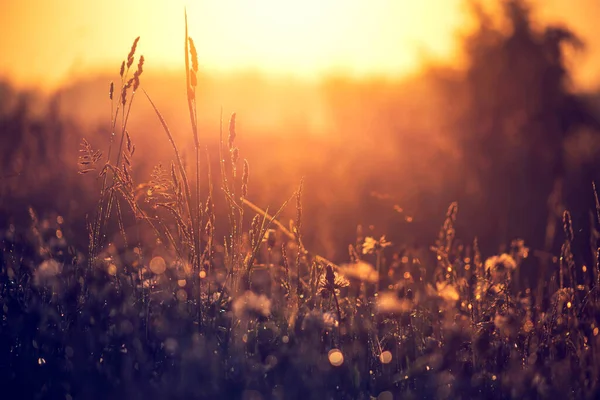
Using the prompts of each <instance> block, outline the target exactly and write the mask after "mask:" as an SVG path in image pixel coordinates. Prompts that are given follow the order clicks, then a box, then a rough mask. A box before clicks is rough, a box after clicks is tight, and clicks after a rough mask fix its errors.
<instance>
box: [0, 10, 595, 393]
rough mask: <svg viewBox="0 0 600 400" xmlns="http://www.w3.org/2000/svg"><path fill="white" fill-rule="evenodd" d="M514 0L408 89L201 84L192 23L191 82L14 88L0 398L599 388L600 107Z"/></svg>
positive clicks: (2, 237) (91, 81) (130, 61)
mask: <svg viewBox="0 0 600 400" xmlns="http://www.w3.org/2000/svg"><path fill="white" fill-rule="evenodd" d="M502 4H503V7H504V8H503V10H504V13H503V14H502V16H501V20H502V21H503V23H504V24H505V25H506V26H509V28H510V29H506V26H505V25H502V24H500V25H493V24H492V23H491V22H490V21H489V20H488V18H489V16H488V15H486V14H485V13H483V11H482V10H480V9H478V8H475V9H474V10H475V11H474V13H475V14H476V15H477V18H479V19H478V21H479V25H478V28H477V29H475V30H474V32H473V33H470V34H469V35H467V36H465V37H464V38H463V39H462V40H463V43H462V45H463V47H464V51H465V53H466V54H467V62H466V64H465V65H463V66H460V67H456V66H448V65H442V64H435V63H432V64H431V65H429V66H428V67H427V68H424V69H423V70H422V71H420V72H418V73H415V74H413V75H411V76H408V77H405V78H402V79H400V78H398V79H391V78H375V77H373V78H352V77H347V76H343V75H340V76H333V75H332V76H330V77H326V78H324V79H321V80H319V81H312V82H305V81H300V80H295V79H293V78H289V77H273V76H268V75H264V74H261V73H258V72H248V73H244V74H234V73H221V74H218V73H213V72H207V71H204V70H203V69H202V48H201V47H200V46H198V47H197V45H196V42H195V41H194V39H195V38H193V37H192V36H191V35H190V34H189V31H188V29H189V28H190V26H189V25H188V20H187V16H186V20H185V22H184V23H182V27H183V28H184V29H185V31H184V33H185V34H184V35H182V37H181V40H180V43H176V44H174V45H180V46H181V48H182V54H181V64H182V66H183V68H181V70H180V71H179V72H164V71H162V72H161V71H153V61H152V60H151V59H146V58H145V57H144V55H143V54H142V52H141V51H140V47H142V46H143V43H144V38H143V37H137V38H132V40H133V43H131V41H130V40H129V39H127V40H123V42H119V43H114V44H113V45H114V46H118V47H119V48H121V49H122V53H123V56H124V58H123V61H122V64H120V65H115V66H114V69H113V70H111V71H108V72H106V73H101V74H91V73H90V75H89V76H83V77H78V78H77V79H74V80H73V81H70V82H68V83H66V84H64V85H63V86H61V88H60V89H58V90H56V91H54V92H52V93H51V94H41V93H40V92H36V91H31V90H30V91H28V90H23V89H19V88H17V87H15V86H13V85H12V84H11V83H10V82H8V81H6V82H4V83H0V138H1V141H2V142H1V143H2V146H1V147H0V249H1V253H0V254H1V257H0V308H1V311H0V316H1V319H0V398H2V399H65V400H73V399H131V400H133V399H217V398H231V399H246V400H250V399H252V400H258V399H378V400H393V399H539V398H541V399H546V398H548V399H552V398H559V397H560V398H565V399H596V398H599V397H600V379H599V377H600V335H599V333H600V331H599V329H600V289H599V287H600V201H599V200H598V196H599V192H598V190H597V188H596V186H595V182H597V180H598V178H600V168H599V167H600V163H599V162H598V156H599V155H600V139H599V137H598V133H600V96H599V95H598V93H597V92H595V91H593V90H588V91H578V90H575V89H574V88H573V86H572V85H571V84H570V78H571V75H570V74H571V72H570V69H569V66H568V65H567V61H566V57H567V56H566V54H567V51H568V50H567V49H571V50H573V49H574V50H578V49H581V48H582V47H583V44H582V42H581V41H580V39H579V38H578V37H577V35H576V34H575V33H573V32H572V31H571V30H569V29H568V28H566V27H562V26H554V25H539V24H536V23H534V22H533V19H532V18H533V17H530V14H529V9H528V8H527V7H525V2H523V1H520V0H508V1H505V2H503V3H502ZM478 12H479V14H478ZM499 18H500V17H499ZM575 28H576V27H575Z"/></svg>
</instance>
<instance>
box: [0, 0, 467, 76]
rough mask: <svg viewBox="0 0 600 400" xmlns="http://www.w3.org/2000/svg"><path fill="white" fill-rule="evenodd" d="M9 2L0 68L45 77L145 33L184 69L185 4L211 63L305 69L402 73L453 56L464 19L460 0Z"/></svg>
mask: <svg viewBox="0 0 600 400" xmlns="http://www.w3.org/2000/svg"><path fill="white" fill-rule="evenodd" d="M7 3H11V4H2V5H0V12H1V13H2V14H4V16H5V17H6V20H7V21H8V27H6V29H7V31H10V32H11V33H12V34H11V35H9V36H6V35H3V36H0V51H2V53H3V54H4V55H5V56H4V57H2V59H0V74H3V75H9V77H11V78H13V79H16V80H17V81H27V82H29V83H32V82H37V81H39V82H40V83H42V84H46V85H47V84H56V83H58V82H57V81H58V80H59V79H60V78H72V76H73V75H74V74H75V75H77V74H79V75H81V74H86V73H88V71H90V70H99V69H102V68H106V67H107V66H112V65H115V64H118V63H119V62H120V60H121V59H122V58H123V54H122V53H123V51H126V47H127V45H128V43H130V42H131V41H132V40H133V38H135V37H137V36H141V38H142V39H141V41H140V51H141V52H143V53H144V55H145V56H146V59H147V61H148V63H149V65H150V63H151V64H152V65H153V66H154V69H155V70H156V68H165V67H166V68H169V69H175V68H180V66H181V57H182V47H183V43H182V37H183V12H184V8H185V9H187V14H188V22H189V26H190V36H192V37H193V38H194V39H195V41H196V44H197V46H198V50H199V53H200V55H201V60H200V61H201V66H202V68H203V69H204V70H208V71H217V72H219V71H240V70H248V69H251V70H259V71H262V72H266V73H270V74H273V73H274V74H283V75H296V76H300V77H316V76H319V75H321V74H323V73H336V72H344V73H349V74H353V75H356V74H358V75H369V74H385V75H402V74H404V73H406V72H409V71H411V70H414V69H415V68H417V67H418V65H419V63H420V60H419V59H420V56H421V55H423V54H425V55H428V56H434V57H448V56H451V55H452V54H453V43H454V39H453V32H454V31H455V30H456V29H457V27H459V26H460V24H461V21H462V19H463V15H462V13H461V10H460V6H459V4H460V0H431V1H428V2H427V4H422V3H421V2H408V1H388V0H374V1H373V2H363V1H356V0H347V1H341V0H323V1H319V0H305V1H291V0H261V1H250V0H221V1H218V2H215V1H189V0H188V1H184V0H174V1H168V2H167V1H162V0H154V1H143V0H128V1H123V2H121V1H116V0H107V1H104V2H94V3H90V2H77V1H75V0H57V1H56V2H52V3H49V2H43V1H41V0H29V1H26V2H22V3H17V2H14V3H13V2H7ZM433 9H435V12H432V10H433ZM124 49H125V50H124ZM32 57H33V58H34V60H33V59H32ZM9 61H10V62H9ZM33 61H35V62H33Z"/></svg>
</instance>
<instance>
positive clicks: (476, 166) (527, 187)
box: [456, 0, 600, 250]
mask: <svg viewBox="0 0 600 400" xmlns="http://www.w3.org/2000/svg"><path fill="white" fill-rule="evenodd" d="M502 10H503V24H502V25H501V26H499V25H498V24H494V23H493V21H492V18H491V17H490V16H489V15H488V14H486V13H485V12H484V11H483V10H482V8H481V7H478V6H475V7H474V12H475V14H476V16H477V20H478V22H479V25H478V29H477V30H476V31H475V32H474V33H472V34H471V35H470V36H468V37H467V38H465V41H464V50H465V52H466V54H467V59H468V67H467V71H466V75H465V79H464V81H463V82H461V86H462V88H461V90H460V91H459V92H460V95H461V96H462V100H463V101H461V104H462V106H463V107H464V108H462V109H461V112H460V113H459V117H458V119H457V129H456V132H458V134H457V137H458V140H459V142H460V146H461V148H462V150H463V157H464V161H465V165H466V168H465V169H466V171H465V181H464V188H463V196H464V198H463V199H462V200H463V201H462V203H463V205H464V206H463V207H462V210H461V212H462V215H463V218H464V219H465V220H466V221H467V223H469V224H471V225H472V226H473V228H474V230H476V231H478V232H481V233H482V236H483V239H484V241H485V242H487V243H493V244H494V245H497V244H498V243H506V242H507V241H509V240H510V239H512V238H515V237H522V238H525V239H526V240H527V241H528V242H529V243H530V245H531V246H532V247H534V248H537V249H543V248H546V249H547V250H550V248H551V247H552V246H553V245H554V244H556V243H558V242H560V240H562V237H561V236H560V235H555V234H554V233H556V232H558V233H560V229H561V226H560V224H559V218H560V215H561V213H562V209H564V207H565V206H569V207H570V208H573V207H574V208H578V207H582V209H583V208H586V207H589V206H590V204H589V201H588V200H589V198H593V196H592V189H591V179H590V180H589V181H587V182H585V185H587V188H586V189H585V190H587V196H588V197H589V198H586V200H585V201H578V199H577V198H576V199H574V202H575V203H577V204H574V202H573V201H572V202H571V204H565V199H566V194H567V193H565V190H564V188H565V185H564V184H563V178H564V176H565V172H566V171H565V162H564V154H563V152H564V143H565V140H567V139H568V138H569V137H570V136H571V135H573V134H575V133H577V132H578V130H580V129H582V128H587V129H592V130H594V131H597V132H600V120H599V119H598V116H597V115H595V114H594V112H593V111H592V109H591V107H590V105H589V104H588V103H587V102H586V100H585V99H584V98H583V97H582V96H580V95H578V94H576V93H575V92H574V91H573V90H572V87H571V81H570V72H569V70H568V68H567V62H566V52H567V51H568V50H570V49H572V50H581V49H583V46H584V44H583V42H582V41H581V40H580V39H579V38H578V37H577V35H576V34H575V33H574V32H573V31H571V30H570V29H568V28H566V27H562V26H554V25H546V26H542V27H538V26H537V25H535V24H534V18H533V17H532V13H531V9H530V7H529V5H528V4H527V2H526V1H523V0H504V1H502ZM592 204H593V203H592ZM576 211H577V210H576ZM557 237H558V238H557Z"/></svg>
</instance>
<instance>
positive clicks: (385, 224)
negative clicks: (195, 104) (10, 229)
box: [0, 0, 600, 260]
mask: <svg viewBox="0 0 600 400" xmlns="http://www.w3.org/2000/svg"><path fill="white" fill-rule="evenodd" d="M524 4H525V3H524V2H522V1H498V0H496V1H482V2H476V1H470V2H467V1H462V0H427V1H422V2H409V1H383V0H378V1H372V2H364V1H332V0H331V1H317V0H314V1H312V0H311V1H304V2H295V1H262V2H256V1H219V2H213V1H194V2H188V3H186V2H180V1H168V2H167V1H153V2H148V1H141V0H140V1H133V0H132V1H114V0H111V1H104V2H93V3H92V2H81V1H74V0H59V1H56V2H52V3H50V2H44V1H41V0H29V1H28V0H25V1H22V2H2V3H0V26H1V28H0V33H1V34H0V54H2V57H0V77H4V83H3V84H2V85H0V118H1V119H0V134H1V140H2V150H1V151H2V153H1V154H0V156H2V164H1V165H0V167H1V168H2V169H1V170H0V173H1V176H2V184H1V185H0V209H2V219H4V220H6V221H9V220H11V221H14V220H16V219H18V218H19V216H20V215H25V214H26V210H27V208H26V207H27V205H33V206H34V207H35V208H36V209H38V210H39V211H40V212H44V211H46V212H51V211H52V212H58V213H61V214H63V215H66V216H67V217H68V218H70V219H71V220H72V221H73V224H74V226H78V227H81V226H83V223H82V221H84V218H85V214H86V213H88V212H90V211H91V210H92V209H93V207H94V203H93V202H92V199H93V198H94V196H95V195H97V191H95V186H94V185H95V182H94V179H95V178H94V177H93V176H81V175H77V165H76V162H77V155H78V149H79V143H80V142H81V139H82V138H84V137H85V138H86V139H88V140H89V141H90V142H91V143H92V144H93V145H94V147H96V148H99V149H105V148H106V144H107V138H108V135H109V122H110V110H111V108H110V101H109V99H108V87H109V83H110V81H111V80H114V81H115V83H117V85H118V78H119V77H118V68H119V66H120V63H121V61H122V59H123V58H125V56H126V55H127V52H128V51H129V48H130V46H131V43H132V42H133V39H134V38H135V37H137V36H141V39H140V43H139V46H138V53H137V54H143V55H144V57H145V59H146V63H145V67H144V68H145V72H144V74H143V76H142V87H143V88H144V89H145V90H146V91H147V92H148V93H149V94H150V96H152V98H153V100H154V101H155V103H156V104H157V106H158V107H159V109H160V110H161V112H162V113H163V115H164V116H165V118H166V120H167V122H168V123H169V125H170V127H171V129H172V131H173V132H174V134H175V136H176V140H177V142H178V144H179V146H180V147H181V148H182V149H184V154H188V155H189V156H191V149H192V147H191V145H192V140H191V139H192V138H191V129H190V126H189V119H188V117H187V116H186V114H187V109H186V103H185V75H184V73H183V70H182V69H181V66H182V64H183V39H182V38H183V37H184V36H183V35H184V32H183V26H184V25H183V9H184V6H185V7H187V13H188V21H189V24H190V36H192V37H193V38H194V40H195V42H196V46H197V48H198V53H199V58H200V70H201V72H200V77H199V89H198V101H199V120H200V132H201V141H202V144H203V145H204V146H207V147H208V148H209V149H210V150H211V151H212V161H216V159H217V153H216V152H215V151H214V149H215V146H216V143H217V140H218V135H219V115H220V110H221V108H222V109H223V113H224V117H223V118H224V124H225V126H227V121H228V118H229V115H230V114H231V112H237V115H238V117H237V120H238V140H237V144H238V147H239V148H240V153H241V157H242V158H247V159H248V161H249V163H250V171H251V173H250V181H251V187H250V190H249V198H250V199H251V200H252V201H254V202H255V203H257V204H259V205H260V206H263V207H266V206H270V208H271V209H273V208H275V207H277V205H278V204H280V203H281V202H282V201H283V200H284V199H286V198H288V197H289V196H290V195H291V193H292V192H293V191H294V190H295V189H296V188H297V186H298V184H299V182H300V179H301V178H302V177H304V178H305V190H304V201H305V218H306V220H305V225H304V226H305V229H306V230H307V238H308V239H307V242H308V245H309V246H311V248H315V249H316V250H317V251H319V252H321V253H323V254H324V255H326V256H328V257H332V258H334V259H338V260H341V259H344V257H345V255H344V251H345V250H344V249H345V248H346V246H345V245H346V244H347V243H348V242H351V241H353V237H354V234H355V229H356V225H357V224H363V225H364V226H365V227H369V225H373V232H372V233H373V234H376V235H380V234H383V233H387V234H388V236H389V237H390V238H391V239H392V241H394V242H396V243H407V244H411V245H417V246H426V245H428V244H430V243H431V242H433V241H434V240H435V233H436V229H438V227H439V225H440V224H441V222H442V221H443V218H444V212H445V209H446V207H447V206H448V204H449V203H450V202H451V201H455V200H458V201H459V207H460V211H459V225H458V227H459V236H460V237H462V238H464V239H465V240H466V241H470V240H472V239H473V237H475V236H476V235H477V236H479V238H480V242H481V244H482V247H484V249H488V250H489V251H494V250H496V249H497V248H498V246H499V245H501V244H502V243H506V242H507V241H509V240H511V239H513V238H516V237H523V238H525V239H526V241H527V243H529V244H530V245H531V246H532V247H533V248H535V249H540V250H541V249H548V250H550V249H552V248H553V247H555V246H556V245H557V243H559V242H560V240H562V239H561V237H560V235H557V234H554V233H553V232H555V231H556V230H558V231H559V232H560V229H561V222H560V215H561V213H562V210H563V209H564V208H565V207H568V208H570V209H571V210H573V213H574V218H575V223H576V228H577V229H581V230H582V232H585V233H587V232H589V230H590V227H591V226H594V227H595V224H593V225H590V217H589V213H588V210H589V209H590V207H592V206H593V194H592V190H591V182H592V180H594V179H597V178H598V175H599V174H598V171H599V169H598V161H597V160H599V158H598V156H599V155H600V154H599V152H600V141H599V139H598V137H597V133H598V132H600V129H599V128H600V123H599V122H598V121H599V114H598V110H599V105H600V101H599V99H600V97H599V96H598V92H597V88H598V84H599V83H600V35H599V33H600V31H599V30H600V28H598V27H597V21H598V20H599V18H600V3H598V2H597V1H594V0H577V1H570V2H567V1H559V0H545V1H531V2H528V3H527V4H529V5H530V6H531V7H530V13H528V12H527V11H526V10H525V7H524ZM140 94H141V93H138V94H137V95H136V99H135V102H134V105H133V109H132V110H133V111H132V117H131V120H130V124H129V128H128V130H129V132H130V134H131V137H132V139H133V141H134V142H135V144H136V147H137V150H136V154H135V157H134V172H135V177H136V178H137V181H138V182H143V181H145V180H148V179H149V176H150V170H151V168H152V167H153V166H154V165H156V164H158V163H159V162H162V163H163V164H166V163H168V162H169V161H170V160H171V159H172V158H173V156H172V153H171V151H170V147H169V144H168V142H167V139H166V137H165V136H164V133H163V132H162V131H161V129H160V126H159V123H158V120H157V119H156V116H155V115H154V114H153V112H151V110H150V108H149V105H148V101H147V100H146V99H145V98H144V96H143V95H140ZM186 150H187V151H186ZM214 170H215V168H213V172H214ZM553 191H554V193H555V194H554V196H551V194H552V193H553ZM549 199H550V201H549ZM294 212H295V211H294V210H293V207H292V208H290V210H289V212H288V213H287V214H286V218H289V217H293V215H294ZM366 229H367V230H368V229H369V228H366ZM74 231H75V232H77V228H74ZM78 237H79V238H80V239H81V238H83V239H85V235H83V234H82V232H79V233H78ZM582 237H584V239H583V241H584V242H585V241H586V240H587V241H588V242H589V235H582ZM586 243H587V242H586Z"/></svg>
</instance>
